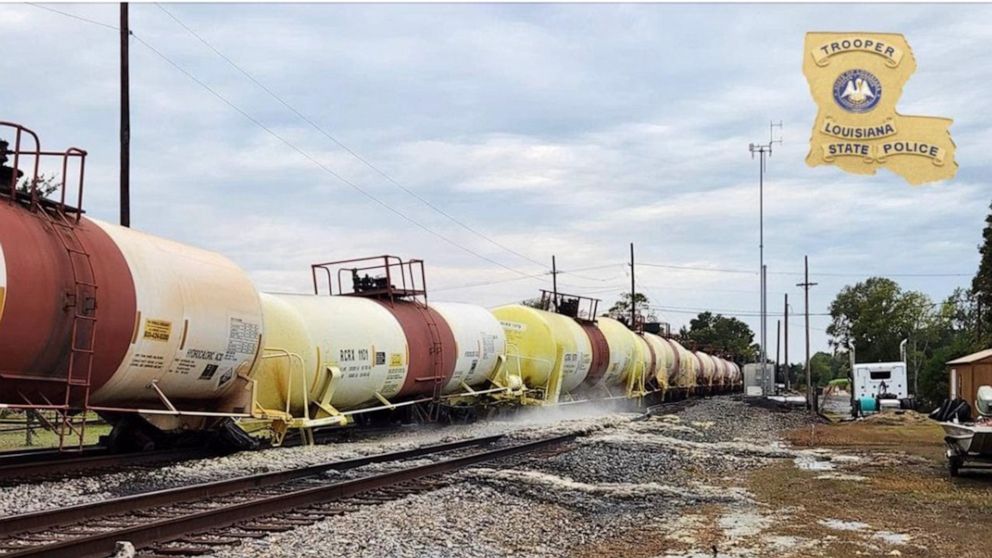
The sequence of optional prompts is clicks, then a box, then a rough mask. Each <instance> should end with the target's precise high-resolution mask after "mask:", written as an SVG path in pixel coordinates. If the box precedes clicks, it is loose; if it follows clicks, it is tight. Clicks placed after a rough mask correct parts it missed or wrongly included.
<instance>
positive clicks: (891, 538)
mask: <svg viewBox="0 0 992 558" xmlns="http://www.w3.org/2000/svg"><path fill="white" fill-rule="evenodd" d="M871 538H873V539H881V540H883V541H885V542H887V543H889V544H906V543H908V542H909V540H910V539H911V538H912V537H910V536H909V535H907V534H905V533H893V532H892V531H878V532H876V533H874V534H873V535H872V536H871Z"/></svg>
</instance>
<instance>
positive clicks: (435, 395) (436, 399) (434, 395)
mask: <svg viewBox="0 0 992 558" xmlns="http://www.w3.org/2000/svg"><path fill="white" fill-rule="evenodd" d="M423 313H424V318H425V320H424V321H425V322H426V323H427V331H428V332H429V333H430V336H431V349H430V355H431V375H432V377H433V380H434V389H433V390H432V392H431V404H430V414H429V419H430V420H432V421H436V420H438V419H439V418H440V417H441V395H443V392H444V370H443V363H442V362H441V356H442V355H443V354H444V353H443V349H444V348H443V346H442V345H441V331H440V329H438V327H437V322H435V321H434V316H432V315H431V311H430V308H429V307H428V306H427V305H426V304H425V305H424V307H423Z"/></svg>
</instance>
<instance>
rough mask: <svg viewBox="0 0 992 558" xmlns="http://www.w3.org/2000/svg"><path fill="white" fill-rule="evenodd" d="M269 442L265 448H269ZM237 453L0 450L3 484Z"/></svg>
mask: <svg viewBox="0 0 992 558" xmlns="http://www.w3.org/2000/svg"><path fill="white" fill-rule="evenodd" d="M398 430H399V428H397V427H395V426H389V427H370V428H364V429H361V430H360V431H355V432H352V431H345V429H341V430H328V431H325V432H319V433H318V434H317V435H316V441H317V443H320V444H325V443H333V442H336V441H340V440H342V439H345V440H353V439H355V438H358V439H361V437H363V436H376V435H380V434H383V433H387V434H388V433H392V432H396V431H398ZM301 443H302V442H301V441H300V440H298V439H290V440H287V441H286V443H285V444H283V446H284V447H292V446H297V445H300V444H301ZM267 447H271V446H267V445H266V444H263V446H262V448H260V449H265V448H267ZM230 453H234V451H220V450H216V449H212V448H210V447H206V446H191V447H185V448H173V449H160V450H152V451H140V452H127V453H113V452H111V451H110V450H109V449H107V448H106V447H104V446H100V445H91V446H84V447H83V448H82V449H81V450H77V451H72V452H66V451H59V450H58V449H51V448H26V449H21V450H13V451H6V452H0V487H3V486H13V485H17V484H23V483H28V482H43V481H49V480H58V479H62V478H65V477H66V476H67V475H71V476H72V477H74V478H75V477H83V476H87V475H94V474H100V473H108V472H111V471H117V470H126V469H129V468H132V467H144V466H152V465H155V466H159V465H166V464H171V463H178V462H181V461H188V460H191V459H203V458H208V457H218V456H221V455H226V454H230Z"/></svg>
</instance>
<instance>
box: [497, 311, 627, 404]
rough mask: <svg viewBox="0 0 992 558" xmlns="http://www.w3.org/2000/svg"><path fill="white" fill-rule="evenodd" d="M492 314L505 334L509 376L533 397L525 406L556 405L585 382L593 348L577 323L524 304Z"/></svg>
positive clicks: (526, 399)
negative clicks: (529, 404)
mask: <svg viewBox="0 0 992 558" xmlns="http://www.w3.org/2000/svg"><path fill="white" fill-rule="evenodd" d="M492 313H493V315H494V316H496V318H497V319H498V320H499V322H500V325H501V326H502V327H503V331H504V332H505V334H506V364H505V366H506V373H507V375H508V376H511V377H516V378H519V381H520V383H521V384H522V385H523V386H524V387H525V388H526V389H527V390H528V391H529V392H531V393H532V394H533V395H531V396H530V397H528V398H525V402H530V403H543V404H551V405H554V404H556V403H558V400H559V398H560V397H561V396H562V394H567V393H569V392H571V391H573V390H574V389H575V388H577V387H579V386H580V385H581V384H582V382H583V381H584V380H585V379H586V377H587V375H588V374H589V370H590V368H591V366H592V363H593V344H592V341H590V337H589V335H588V334H587V333H586V331H585V329H583V327H582V326H581V325H579V323H578V322H576V321H575V320H574V319H572V318H571V317H569V316H566V315H562V314H557V313H555V312H549V311H547V310H542V309H539V308H532V307H529V306H524V305H522V304H511V305H507V306H500V307H498V308H494V309H493V310H492ZM606 362H609V360H608V359H607V361H606Z"/></svg>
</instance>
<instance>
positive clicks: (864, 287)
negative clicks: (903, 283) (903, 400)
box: [827, 277, 934, 362]
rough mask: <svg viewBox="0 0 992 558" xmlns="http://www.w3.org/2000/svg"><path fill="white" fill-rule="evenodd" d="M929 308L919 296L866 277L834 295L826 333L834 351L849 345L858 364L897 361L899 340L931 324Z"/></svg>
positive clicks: (929, 304)
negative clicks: (852, 348) (852, 345)
mask: <svg viewBox="0 0 992 558" xmlns="http://www.w3.org/2000/svg"><path fill="white" fill-rule="evenodd" d="M933 306H934V305H933V303H932V302H931V301H930V299H929V297H927V296H926V295H925V294H923V293H920V292H916V291H909V292H904V291H903V290H902V289H901V288H900V287H899V285H898V284H897V283H896V282H895V281H893V280H891V279H887V278H885V277H870V278H868V279H867V280H865V281H864V282H861V283H858V284H856V285H854V286H853V287H852V286H850V285H848V286H846V287H844V288H843V289H841V291H840V293H838V294H837V298H835V299H834V301H833V302H832V303H831V304H830V316H831V318H832V319H833V321H832V323H831V324H830V326H828V327H827V334H828V335H830V337H831V341H830V343H831V345H833V346H834V347H836V348H839V349H847V347H848V346H849V344H851V343H853V344H854V349H855V356H856V357H857V360H858V361H859V362H885V361H893V360H898V359H899V344H900V343H901V342H902V340H903V339H906V338H907V337H909V336H911V335H913V334H920V332H923V331H925V330H926V329H927V328H928V327H929V326H930V325H931V324H930V323H929V321H930V319H931V317H932V316H933V314H934V312H933ZM914 337H915V336H914Z"/></svg>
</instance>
